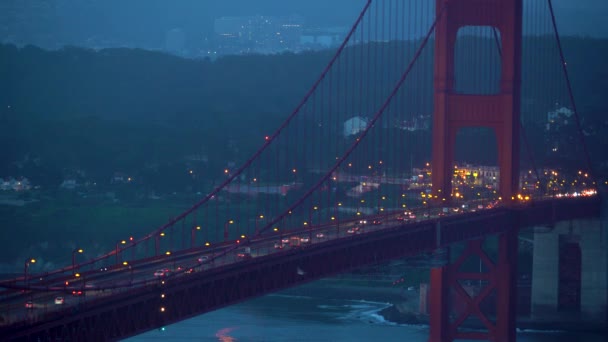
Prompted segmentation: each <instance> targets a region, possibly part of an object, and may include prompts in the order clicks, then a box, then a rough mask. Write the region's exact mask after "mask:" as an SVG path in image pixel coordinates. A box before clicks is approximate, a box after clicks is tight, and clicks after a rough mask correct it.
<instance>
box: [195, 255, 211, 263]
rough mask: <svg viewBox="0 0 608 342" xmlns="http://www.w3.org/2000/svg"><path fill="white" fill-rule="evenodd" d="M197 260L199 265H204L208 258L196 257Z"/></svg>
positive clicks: (204, 256)
mask: <svg viewBox="0 0 608 342" xmlns="http://www.w3.org/2000/svg"><path fill="white" fill-rule="evenodd" d="M197 260H198V262H199V263H201V264H202V263H204V262H207V261H209V256H208V255H201V256H200V257H198V259H197Z"/></svg>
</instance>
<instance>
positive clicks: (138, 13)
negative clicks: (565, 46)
mask: <svg viewBox="0 0 608 342" xmlns="http://www.w3.org/2000/svg"><path fill="white" fill-rule="evenodd" d="M4 1H6V2H4ZM393 1H394V0H393ZM430 1H433V0H430ZM529 1H532V0H527V1H525V3H529ZM534 1H541V2H543V3H544V2H545V0H534ZM2 2H4V3H0V10H1V9H6V8H7V6H8V8H21V9H22V10H23V11H24V12H25V13H19V14H17V15H15V16H13V17H12V18H11V17H10V16H9V17H8V18H6V17H4V16H3V14H1V13H0V22H1V21H2V20H6V22H7V23H8V24H7V25H6V26H5V27H8V30H5V31H4V32H2V30H1V29H2V25H0V40H3V41H13V42H15V41H17V42H20V43H33V44H36V42H37V40H36V39H39V38H30V37H31V36H28V33H29V32H30V31H36V30H37V32H47V33H50V34H51V36H52V38H51V39H52V40H53V41H52V42H51V44H48V45H47V46H55V47H60V46H62V45H64V44H73V45H80V44H79V43H80V42H82V41H84V40H86V39H88V38H90V37H95V38H97V39H99V37H103V38H104V39H109V40H111V41H114V42H120V43H122V44H123V45H126V46H137V47H144V48H146V47H154V46H159V44H161V45H162V42H163V41H164V36H165V34H166V32H167V31H168V30H171V29H174V28H180V29H182V30H183V31H184V32H185V33H186V34H187V36H188V39H189V40H199V39H204V38H205V37H210V36H212V34H213V22H214V20H215V19H217V18H219V17H222V16H246V15H269V16H284V15H293V14H297V15H300V16H302V17H303V18H304V19H305V23H306V25H307V26H308V27H310V26H320V27H336V26H338V27H339V26H342V27H344V26H349V25H350V24H352V23H353V22H354V19H355V18H356V16H357V14H358V13H359V11H360V9H361V8H362V6H363V4H364V3H365V0H331V1H328V0H306V1H291V0H290V1H285V0H257V1H252V0H221V1H219V0H179V1H178V0H103V1H102V0H86V1H85V0H28V1H15V0H3V1H2ZM36 3H45V4H46V3H51V4H52V6H51V7H50V8H51V9H50V10H48V11H47V12H43V14H42V15H41V14H40V13H34V14H31V17H30V18H28V17H27V16H28V11H29V10H25V8H29V7H28V6H32V5H31V4H36ZM553 4H554V8H555V12H556V17H557V21H558V24H559V30H560V33H561V34H563V35H581V36H591V37H603V38H608V24H606V22H605V18H608V1H606V0H553ZM33 7H34V8H36V5H33ZM6 12H10V11H6ZM5 15H6V14H5ZM9 15H10V14H9ZM23 17H25V18H26V20H25V21H24V23H17V24H15V22H17V21H23V20H22V19H20V18H23ZM41 17H42V18H41ZM3 18H4V19H3ZM15 18H18V19H15ZM32 27H34V29H32ZM6 32H8V33H6ZM11 36H13V37H15V36H17V37H18V39H10V37H11ZM7 37H9V38H7Z"/></svg>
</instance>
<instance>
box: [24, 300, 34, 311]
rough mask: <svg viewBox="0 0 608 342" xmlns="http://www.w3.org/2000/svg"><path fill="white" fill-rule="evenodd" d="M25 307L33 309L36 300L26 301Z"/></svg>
mask: <svg viewBox="0 0 608 342" xmlns="http://www.w3.org/2000/svg"><path fill="white" fill-rule="evenodd" d="M25 308H26V309H33V308H34V302H32V301H31V300H30V301H27V302H25Z"/></svg>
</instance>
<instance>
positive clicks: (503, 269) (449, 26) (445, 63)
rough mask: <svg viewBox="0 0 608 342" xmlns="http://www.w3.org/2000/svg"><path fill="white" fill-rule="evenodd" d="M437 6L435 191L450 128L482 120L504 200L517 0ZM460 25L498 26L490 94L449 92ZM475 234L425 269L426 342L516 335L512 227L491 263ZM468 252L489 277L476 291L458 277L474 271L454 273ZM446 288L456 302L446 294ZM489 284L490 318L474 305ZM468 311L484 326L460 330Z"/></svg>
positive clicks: (447, 175) (511, 151)
mask: <svg viewBox="0 0 608 342" xmlns="http://www.w3.org/2000/svg"><path fill="white" fill-rule="evenodd" d="M444 7H446V9H445V12H444V13H441V12H440V9H441V10H443V8H444ZM436 8H437V27H436V32H435V81H434V82H435V94H434V106H435V113H434V116H433V148H432V151H433V172H432V183H433V194H435V195H436V196H438V197H439V199H440V200H441V201H444V200H445V201H450V199H451V192H452V188H451V179H452V173H453V170H452V164H453V162H454V152H455V151H454V146H455V143H456V134H457V132H458V130H459V129H461V128H463V127H474V126H482V127H489V128H491V129H493V130H494V132H495V134H496V141H497V145H498V151H497V153H498V164H499V168H500V179H499V184H500V194H501V196H502V197H503V198H504V199H507V200H508V199H509V198H511V197H512V196H514V195H515V194H516V193H517V189H518V185H519V129H520V118H519V115H520V113H519V111H520V83H521V39H522V37H521V36H522V31H521V30H522V1H521V0H495V1H479V0H436ZM464 26H491V27H493V28H496V29H498V30H499V31H500V38H501V44H502V51H501V54H502V66H501V68H502V71H501V81H500V91H499V93H498V94H496V95H464V94H457V93H455V91H454V79H455V78H454V54H455V45H456V37H457V33H458V30H459V29H460V28H462V27H464ZM481 241H482V240H476V241H472V242H469V244H468V246H467V249H466V250H465V251H464V252H463V254H462V255H461V257H460V258H459V259H458V260H457V261H456V262H455V263H454V264H452V265H448V266H445V267H442V268H436V269H433V270H432V271H431V299H430V304H431V308H430V315H431V319H430V326H431V328H430V335H429V341H431V342H446V341H453V340H455V339H457V338H469V339H486V340H491V341H515V314H516V307H515V306H516V304H517V300H516V298H517V297H516V287H515V278H516V277H515V275H516V265H517V228H514V229H511V230H509V231H507V232H506V233H503V234H502V235H501V236H500V241H499V257H498V261H497V263H496V265H493V264H492V263H491V262H490V260H489V258H488V257H487V256H486V255H485V253H484V252H483V250H482V249H481ZM470 255H477V256H478V257H479V258H480V259H481V260H482V261H483V262H484V264H486V266H487V267H488V268H489V269H490V271H489V272H488V273H487V274H480V275H479V277H477V278H478V279H482V275H483V276H484V278H487V280H488V281H489V284H488V286H486V288H485V289H484V290H483V291H482V292H481V293H479V294H478V295H477V296H476V297H474V298H471V297H470V296H469V295H468V294H467V292H466V291H465V290H464V289H463V287H462V286H461V284H460V283H459V282H458V279H463V278H468V279H471V277H473V278H475V276H474V275H472V274H469V273H467V274H463V273H460V272H459V267H460V266H461V264H462V262H463V261H464V259H466V258H467V257H468V256H470ZM450 289H452V290H453V291H455V292H456V294H458V297H457V298H460V299H461V300H462V301H460V302H452V301H450V297H449V291H450ZM492 290H496V293H497V298H496V324H493V323H492V322H491V320H490V319H489V318H488V317H487V316H486V315H485V314H484V313H483V312H482V311H481V310H480V306H479V305H480V302H481V301H482V300H483V299H484V298H485V297H486V296H487V295H488V294H489V293H490V292H491V291H492ZM457 304H460V305H457ZM455 306H463V307H462V308H461V309H463V310H462V312H461V313H460V314H459V315H458V316H457V317H456V319H455V320H454V321H452V322H451V321H450V314H451V309H454V307H455ZM471 315H475V316H477V317H478V318H479V320H481V322H482V323H483V325H484V326H485V327H486V332H483V333H479V332H476V333H464V332H460V331H458V328H459V326H460V325H461V324H462V323H463V322H464V321H465V319H467V317H469V316H471Z"/></svg>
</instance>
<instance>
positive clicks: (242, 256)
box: [236, 249, 253, 259]
mask: <svg viewBox="0 0 608 342" xmlns="http://www.w3.org/2000/svg"><path fill="white" fill-rule="evenodd" d="M236 257H237V258H239V259H251V258H253V256H251V251H250V250H248V249H244V250H242V251H240V252H238V253H236Z"/></svg>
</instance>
